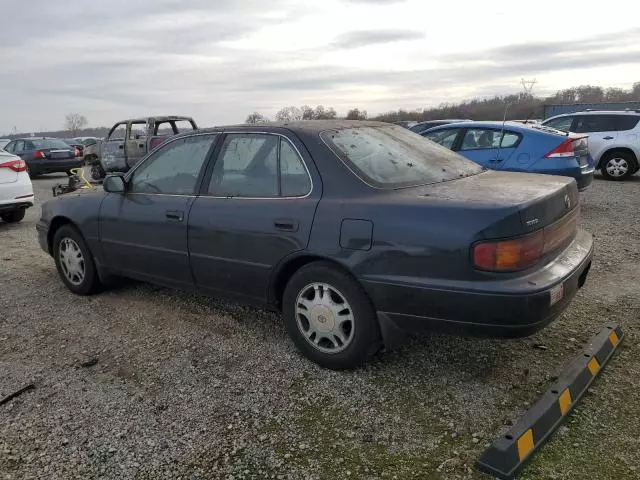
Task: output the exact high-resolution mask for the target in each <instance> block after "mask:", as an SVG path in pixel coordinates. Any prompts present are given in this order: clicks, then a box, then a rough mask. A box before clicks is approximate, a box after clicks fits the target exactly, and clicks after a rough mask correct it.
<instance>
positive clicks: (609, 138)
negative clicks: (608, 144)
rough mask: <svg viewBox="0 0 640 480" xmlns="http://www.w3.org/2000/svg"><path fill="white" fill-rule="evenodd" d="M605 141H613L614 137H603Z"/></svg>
mask: <svg viewBox="0 0 640 480" xmlns="http://www.w3.org/2000/svg"><path fill="white" fill-rule="evenodd" d="M602 139H603V140H613V137H602Z"/></svg>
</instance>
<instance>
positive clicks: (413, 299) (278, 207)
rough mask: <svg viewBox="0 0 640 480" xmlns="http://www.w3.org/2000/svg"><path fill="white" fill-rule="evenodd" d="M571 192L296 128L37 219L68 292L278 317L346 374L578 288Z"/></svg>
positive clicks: (511, 325) (155, 155)
mask: <svg viewBox="0 0 640 480" xmlns="http://www.w3.org/2000/svg"><path fill="white" fill-rule="evenodd" d="M578 219H579V202H578V190H577V188H576V183H575V182H574V181H573V180H572V179H570V178H566V177H559V176H556V177H553V176H548V175H524V174H519V173H509V172H496V171H487V170H483V169H482V168H481V167H479V166H478V165H476V164H475V163H473V162H470V161H469V160H466V159H465V158H463V157H461V156H459V155H458V154H456V153H453V152H451V151H450V150H448V149H446V148H443V147H441V146H439V145H436V144H435V143H433V142H430V141H428V140H426V139H423V138H420V137H417V136H416V135H415V134H414V133H412V132H410V131H409V130H407V129H404V128H402V127H398V126H393V125H389V124H382V123H375V122H348V121H318V122H314V121H308V122H298V123H290V124H283V125H256V126H249V125H242V126H231V127H219V128H215V129H210V130H200V131H195V132H189V133H187V134H182V135H178V136H176V137H172V138H171V139H169V140H168V141H167V142H165V143H164V144H163V145H162V146H160V147H158V148H157V149H156V150H154V151H153V152H151V153H150V154H148V155H147V156H146V157H145V158H144V159H143V160H142V161H140V163H138V165H136V167H134V168H133V169H132V170H130V171H129V172H128V173H126V174H117V175H109V176H107V177H106V178H105V181H104V190H103V189H97V188H96V189H94V190H82V191H78V193H69V194H66V195H61V196H59V197H57V198H55V199H53V200H51V201H49V202H47V203H45V204H44V205H43V207H42V217H41V218H40V221H39V222H38V225H37V230H38V236H39V241H40V245H41V246H42V248H43V249H44V250H45V251H46V252H48V253H49V254H50V255H51V256H52V257H53V258H54V260H55V264H56V267H57V269H58V273H59V275H60V278H61V279H62V281H63V282H64V283H65V285H66V286H67V287H68V288H69V289H70V290H71V291H72V292H75V293H77V294H81V295H86V294H89V293H93V292H96V291H97V290H99V289H100V288H101V287H102V286H104V285H108V284H109V282H110V280H111V279H112V278H113V277H114V276H126V277H132V278H136V279H139V280H143V281H149V282H153V283H157V284H160V285H165V286H169V287H175V288H181V289H184V290H187V291H197V292H202V293H205V294H210V295H215V296H218V297H223V298H231V299H236V300H240V301H243V302H249V303H253V304H258V305H263V306H268V307H271V308H274V309H277V310H280V311H282V312H283V317H284V324H285V326H286V329H287V330H288V332H289V334H290V336H291V338H292V339H293V341H294V342H295V344H296V346H297V347H298V348H299V349H300V351H301V352H302V353H303V354H304V355H306V356H307V357H308V358H310V359H311V360H313V361H315V362H317V363H318V364H320V365H322V366H325V367H328V368H334V369H341V368H352V367H355V366H357V365H359V364H361V363H362V362H364V361H366V360H367V359H368V358H370V357H371V356H372V355H373V354H374V353H375V352H376V351H378V350H379V349H380V348H381V347H382V346H383V345H384V346H386V347H390V346H391V345H393V344H394V342H395V341H397V339H398V336H399V334H401V333H403V332H406V331H410V332H415V331H422V330H434V329H435V330H443V331H450V332H458V333H463V334H478V335H490V336H522V335H528V334H530V333H532V332H534V331H536V330H538V329H540V328H542V327H544V326H545V325H546V324H548V323H549V322H551V321H552V320H553V319H554V318H555V317H557V316H558V315H559V314H560V313H561V312H562V311H563V310H564V309H565V308H566V307H567V305H568V304H569V302H570V301H571V299H572V298H573V296H574V295H575V293H576V291H577V290H578V289H579V288H580V287H581V286H582V285H583V283H584V282H585V279H586V276H587V272H588V271H589V267H590V265H591V257H592V238H591V235H590V234H588V233H587V232H585V231H583V230H581V229H579V228H578Z"/></svg>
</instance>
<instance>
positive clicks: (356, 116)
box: [347, 108, 367, 120]
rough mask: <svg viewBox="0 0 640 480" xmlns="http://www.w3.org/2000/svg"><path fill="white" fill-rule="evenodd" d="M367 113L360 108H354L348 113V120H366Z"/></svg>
mask: <svg viewBox="0 0 640 480" xmlns="http://www.w3.org/2000/svg"><path fill="white" fill-rule="evenodd" d="M366 119H367V111H366V110H360V109H358V108H352V109H351V110H349V111H348V112H347V120H366Z"/></svg>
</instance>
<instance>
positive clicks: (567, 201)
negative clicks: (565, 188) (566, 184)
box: [564, 193, 571, 208]
mask: <svg viewBox="0 0 640 480" xmlns="http://www.w3.org/2000/svg"><path fill="white" fill-rule="evenodd" d="M564 205H565V207H567V208H571V197H569V194H568V193H567V194H565V196H564Z"/></svg>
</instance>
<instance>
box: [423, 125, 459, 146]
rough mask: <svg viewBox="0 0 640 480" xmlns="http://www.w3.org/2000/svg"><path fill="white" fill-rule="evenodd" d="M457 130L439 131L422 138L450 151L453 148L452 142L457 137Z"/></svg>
mask: <svg viewBox="0 0 640 480" xmlns="http://www.w3.org/2000/svg"><path fill="white" fill-rule="evenodd" d="M458 132H459V130H458V129H453V130H439V131H437V132H430V133H427V134H425V135H424V136H425V137H426V138H428V139H429V140H431V141H432V142H436V143H437V144H439V145H442V146H443V147H447V148H448V149H450V150H451V148H452V147H453V142H455V141H456V137H457V136H458Z"/></svg>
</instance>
